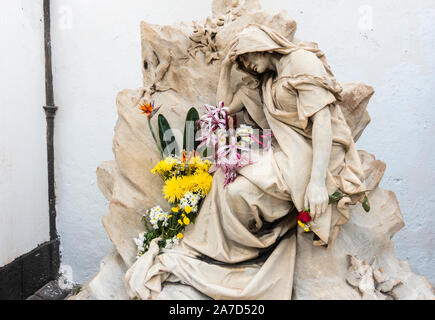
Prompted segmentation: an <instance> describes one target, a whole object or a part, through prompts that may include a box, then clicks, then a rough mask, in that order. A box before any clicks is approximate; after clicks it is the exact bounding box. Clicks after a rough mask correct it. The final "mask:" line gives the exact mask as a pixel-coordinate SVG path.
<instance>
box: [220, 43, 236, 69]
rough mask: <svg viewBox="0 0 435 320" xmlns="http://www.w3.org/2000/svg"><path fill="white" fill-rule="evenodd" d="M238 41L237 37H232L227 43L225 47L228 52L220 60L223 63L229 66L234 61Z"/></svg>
mask: <svg viewBox="0 0 435 320" xmlns="http://www.w3.org/2000/svg"><path fill="white" fill-rule="evenodd" d="M238 42H239V40H238V39H237V38H234V39H233V40H231V41H230V43H229V44H228V46H227V47H228V48H229V50H228V53H227V55H226V56H225V58H224V60H223V62H222V63H223V64H224V65H226V66H231V65H232V64H233V63H234V62H235V58H236V56H237V51H236V48H237V44H238Z"/></svg>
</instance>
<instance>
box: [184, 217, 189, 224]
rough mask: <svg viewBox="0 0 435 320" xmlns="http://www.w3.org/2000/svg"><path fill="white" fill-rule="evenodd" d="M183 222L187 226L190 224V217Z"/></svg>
mask: <svg viewBox="0 0 435 320" xmlns="http://www.w3.org/2000/svg"><path fill="white" fill-rule="evenodd" d="M183 222H184V224H185V225H186V226H187V225H188V224H189V223H190V219H189V218H188V217H184V218H183Z"/></svg>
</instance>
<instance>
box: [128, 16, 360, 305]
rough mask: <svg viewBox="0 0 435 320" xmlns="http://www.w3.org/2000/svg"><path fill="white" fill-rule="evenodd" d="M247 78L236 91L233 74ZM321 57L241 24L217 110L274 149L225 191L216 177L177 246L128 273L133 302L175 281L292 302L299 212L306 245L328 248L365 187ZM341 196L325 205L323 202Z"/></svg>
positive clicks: (211, 293) (225, 294) (215, 292)
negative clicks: (239, 117) (268, 134)
mask: <svg viewBox="0 0 435 320" xmlns="http://www.w3.org/2000/svg"><path fill="white" fill-rule="evenodd" d="M233 67H237V68H238V69H239V70H242V71H243V72H244V73H246V75H247V78H248V79H247V80H246V84H245V85H243V86H242V87H240V88H239V89H238V90H237V91H236V92H234V91H235V90H234V88H232V87H231V72H232V69H233ZM341 91H342V88H341V86H340V85H339V84H338V83H337V82H336V80H335V78H334V76H333V74H332V72H331V69H330V68H329V66H328V65H327V63H326V60H325V57H324V55H323V53H322V52H321V51H320V50H318V49H317V48H315V47H309V46H303V45H300V44H299V45H295V44H293V43H292V42H290V41H288V40H287V39H286V38H284V37H283V36H281V35H280V34H278V33H277V32H275V31H273V30H272V29H269V28H268V27H265V26H261V25H258V24H251V25H248V26H247V27H246V28H245V29H244V30H243V31H242V32H240V33H239V34H237V36H236V37H235V38H234V39H233V40H232V41H231V43H230V44H229V50H228V53H227V55H226V57H225V58H224V59H223V61H222V65H221V70H220V80H219V84H218V92H217V100H218V101H217V103H218V102H219V101H225V103H226V105H227V106H228V108H229V112H230V113H231V114H236V113H238V112H240V111H242V110H243V111H245V112H246V118H247V119H248V121H249V123H254V124H255V125H256V127H258V128H261V129H271V130H272V132H273V134H274V138H273V140H272V146H271V148H269V149H268V150H267V151H264V150H263V152H262V153H261V155H259V156H258V157H257V159H256V161H254V163H253V164H251V165H249V166H246V167H244V168H242V169H240V170H239V172H238V173H239V176H238V177H237V179H235V181H233V182H232V183H230V184H229V185H228V186H225V185H224V179H225V178H224V173H223V172H222V171H221V170H218V171H217V172H216V173H215V175H214V179H213V185H212V189H211V191H210V194H209V195H208V196H207V198H206V199H205V201H204V203H203V205H202V207H201V210H200V212H199V215H198V218H197V220H196V222H195V225H193V226H192V227H190V228H188V230H187V231H186V233H185V235H184V239H183V241H182V242H181V244H180V245H179V246H178V247H176V248H173V249H171V250H166V251H164V252H163V253H162V254H159V255H157V253H158V246H157V245H156V243H154V246H152V247H151V248H150V250H149V251H148V252H147V253H145V255H144V256H142V257H140V258H139V260H138V261H137V262H136V263H135V264H134V265H133V267H132V268H131V269H130V270H129V271H128V272H127V275H126V283H127V285H128V289H129V292H130V294H131V296H136V297H139V298H141V299H151V298H153V297H154V296H156V295H158V294H159V289H160V288H161V285H162V282H164V281H169V282H173V281H181V282H182V283H184V284H188V285H189V286H192V287H193V288H195V289H196V290H198V291H200V292H201V293H203V294H204V295H206V296H208V297H211V298H213V299H291V298H292V287H293V276H294V266H295V259H296V250H297V248H296V237H297V214H298V212H299V211H302V210H304V209H307V208H309V209H310V214H311V218H312V223H311V230H312V237H313V245H315V246H323V247H325V248H326V247H328V246H329V245H331V244H333V242H334V239H335V238H336V237H337V235H338V233H339V231H340V226H341V225H342V224H344V223H345V222H346V221H347V220H348V219H349V212H348V209H347V207H348V205H349V204H355V203H356V202H357V200H358V199H360V198H361V194H362V193H364V192H365V191H368V190H366V187H365V183H364V172H363V170H362V164H361V160H360V157H359V155H358V153H357V151H356V148H355V145H354V141H353V138H352V131H351V129H350V128H349V126H348V124H347V122H346V119H345V118H344V116H343V113H342V111H341V109H340V106H339V105H338V104H336V102H337V101H340V100H341V96H340V93H341ZM337 191H339V192H341V193H343V194H345V195H346V196H345V197H343V198H342V199H341V200H340V201H339V202H338V203H332V204H329V203H328V202H329V195H331V194H334V193H335V192H337Z"/></svg>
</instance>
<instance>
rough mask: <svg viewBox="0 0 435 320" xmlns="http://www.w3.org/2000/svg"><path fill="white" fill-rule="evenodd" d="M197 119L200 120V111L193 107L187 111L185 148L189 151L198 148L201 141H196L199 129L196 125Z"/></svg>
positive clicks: (184, 137)
mask: <svg viewBox="0 0 435 320" xmlns="http://www.w3.org/2000/svg"><path fill="white" fill-rule="evenodd" d="M197 120H199V113H198V111H197V110H196V109H195V108H194V107H192V108H190V110H189V111H188V112H187V116H186V122H185V125H184V136H183V150H185V151H186V152H187V153H189V152H191V151H194V150H196V148H197V147H198V145H199V143H200V141H195V136H196V132H197V131H198V130H197V127H196V125H195V124H196V121H197Z"/></svg>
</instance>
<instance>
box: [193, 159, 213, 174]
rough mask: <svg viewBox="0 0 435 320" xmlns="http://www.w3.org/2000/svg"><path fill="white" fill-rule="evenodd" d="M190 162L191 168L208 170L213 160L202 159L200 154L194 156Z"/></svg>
mask: <svg viewBox="0 0 435 320" xmlns="http://www.w3.org/2000/svg"><path fill="white" fill-rule="evenodd" d="M188 164H189V167H190V168H191V169H195V170H196V171H198V172H199V171H208V170H209V169H210V166H211V162H210V161H209V160H202V159H201V157H199V156H196V157H192V158H191V159H190V160H189V162H188Z"/></svg>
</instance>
